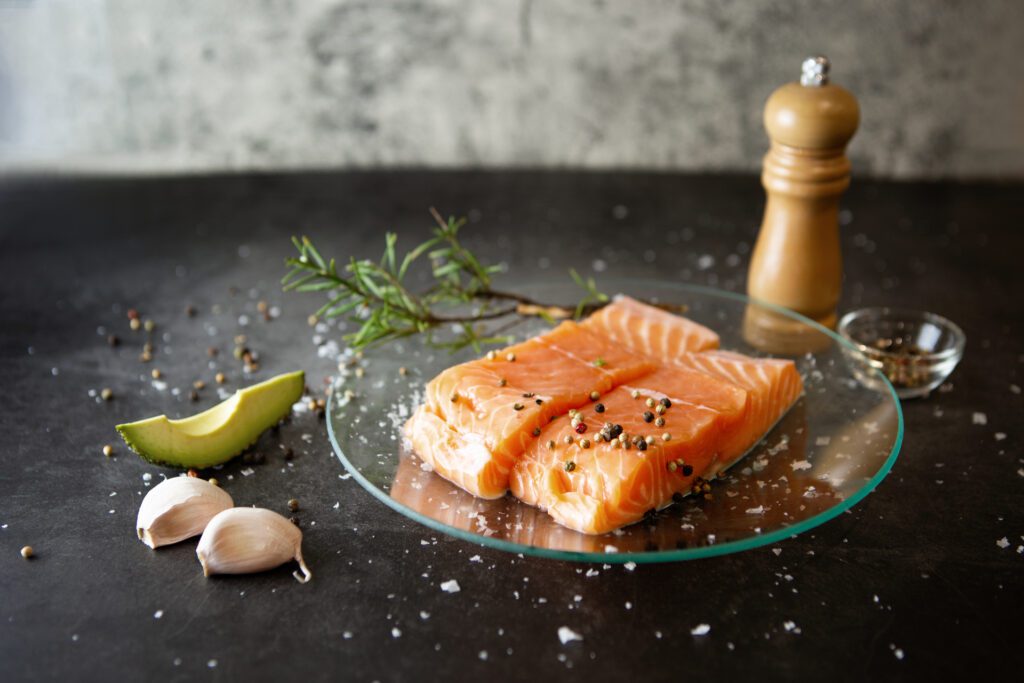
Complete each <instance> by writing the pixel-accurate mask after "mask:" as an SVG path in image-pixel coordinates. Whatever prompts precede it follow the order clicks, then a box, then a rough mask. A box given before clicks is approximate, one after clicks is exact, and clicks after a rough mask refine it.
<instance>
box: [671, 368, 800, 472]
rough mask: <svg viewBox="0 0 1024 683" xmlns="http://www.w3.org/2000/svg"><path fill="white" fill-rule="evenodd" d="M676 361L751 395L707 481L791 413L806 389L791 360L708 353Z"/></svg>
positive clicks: (724, 437) (729, 433)
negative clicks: (744, 412)
mask: <svg viewBox="0 0 1024 683" xmlns="http://www.w3.org/2000/svg"><path fill="white" fill-rule="evenodd" d="M677 362H678V363H679V364H681V365H682V366H684V367H689V368H692V369H695V370H699V371H701V372H704V373H707V374H708V375H710V376H712V377H716V378H718V379H721V380H724V381H726V382H730V383H732V384H734V385H735V386H738V387H742V388H743V389H745V390H746V391H747V393H748V395H749V405H748V407H747V411H746V414H745V415H744V418H743V419H742V420H740V421H738V422H736V423H735V424H734V425H733V426H732V427H731V428H729V429H726V430H725V432H724V433H723V436H722V443H721V444H720V445H719V451H720V453H719V457H718V459H717V460H716V462H715V464H714V466H713V467H712V468H711V470H710V471H709V472H708V473H707V474H706V475H705V476H706V478H711V477H712V476H714V475H716V474H718V472H720V471H722V470H724V469H726V468H728V467H730V466H731V465H732V464H733V463H734V462H736V461H737V460H739V459H740V458H741V457H743V455H744V454H746V452H747V451H748V450H750V448H751V447H752V446H753V445H754V444H756V443H757V442H758V441H759V440H760V439H761V437H763V436H764V435H765V434H766V433H767V432H768V430H770V429H771V428H772V427H773V426H774V425H775V423H776V422H778V421H779V420H780V419H781V418H782V416H783V415H785V414H786V413H787V412H788V411H789V409H790V408H791V407H792V406H793V404H794V403H795V402H796V400H797V399H798V398H800V395H801V394H802V393H803V390H804V385H803V380H802V379H801V378H800V373H799V372H797V370H796V366H795V365H794V364H793V361H790V360H781V359H777V358H750V357H748V356H744V355H742V354H739V353H733V352H730V351H706V352H704V353H693V354H688V355H686V356H684V357H683V358H681V359H679V360H678V361H677Z"/></svg>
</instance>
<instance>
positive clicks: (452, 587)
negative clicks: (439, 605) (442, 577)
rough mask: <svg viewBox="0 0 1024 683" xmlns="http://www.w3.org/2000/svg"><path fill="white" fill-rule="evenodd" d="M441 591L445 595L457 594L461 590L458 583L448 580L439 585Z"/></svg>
mask: <svg viewBox="0 0 1024 683" xmlns="http://www.w3.org/2000/svg"><path fill="white" fill-rule="evenodd" d="M441 590H443V591H444V592H445V593H458V592H459V591H460V590H462V588H461V587H460V586H459V582H458V581H456V580H455V579H450V580H448V581H445V582H444V583H442V584H441Z"/></svg>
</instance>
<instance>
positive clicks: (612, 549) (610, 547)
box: [604, 545, 619, 553]
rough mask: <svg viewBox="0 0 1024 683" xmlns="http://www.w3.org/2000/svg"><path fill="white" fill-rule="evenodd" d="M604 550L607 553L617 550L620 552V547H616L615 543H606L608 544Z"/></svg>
mask: <svg viewBox="0 0 1024 683" xmlns="http://www.w3.org/2000/svg"><path fill="white" fill-rule="evenodd" d="M604 551H605V552H606V553H617V552H619V549H618V548H616V547H615V546H613V545H606V546H605V547H604Z"/></svg>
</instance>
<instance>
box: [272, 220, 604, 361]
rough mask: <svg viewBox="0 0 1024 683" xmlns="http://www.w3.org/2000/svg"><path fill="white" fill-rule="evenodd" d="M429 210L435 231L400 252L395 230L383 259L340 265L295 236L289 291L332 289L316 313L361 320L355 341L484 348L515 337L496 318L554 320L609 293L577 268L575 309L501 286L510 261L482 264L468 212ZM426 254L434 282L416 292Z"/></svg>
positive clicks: (584, 309) (597, 303)
mask: <svg viewBox="0 0 1024 683" xmlns="http://www.w3.org/2000/svg"><path fill="white" fill-rule="evenodd" d="M430 213H431V215H432V216H433V218H434V220H435V221H436V223H437V226H436V227H435V228H434V230H433V236H432V237H431V238H430V239H428V240H427V241H426V242H423V243H422V244H420V245H418V246H417V247H416V248H415V249H413V250H412V251H410V252H408V253H406V254H405V256H403V257H402V258H401V260H399V258H398V255H397V243H398V237H397V235H395V234H394V233H390V232H389V233H387V235H386V237H385V241H384V254H383V255H382V256H381V259H380V261H379V262H377V261H372V260H369V259H362V260H357V259H355V258H352V259H350V260H349V262H348V263H347V264H345V266H344V267H341V268H339V265H338V264H337V263H336V262H335V260H334V259H330V260H326V259H324V258H323V256H321V255H320V252H319V251H317V249H316V247H315V246H314V245H313V243H312V241H310V239H309V238H308V237H303V238H302V239H299V238H296V237H293V238H292V243H293V244H294V245H295V248H296V250H297V251H298V256H293V257H290V258H288V259H286V261H285V263H286V265H287V266H288V267H289V268H290V270H289V271H288V273H287V274H286V275H285V276H284V278H283V279H282V280H281V284H282V285H283V286H284V289H285V291H298V292H326V293H328V296H329V298H328V300H327V302H326V303H325V304H324V305H323V306H321V307H320V308H319V310H317V312H316V313H315V314H314V315H315V316H316V317H317V318H335V317H338V316H346V317H347V319H348V320H350V321H351V322H352V323H353V324H355V325H356V326H357V329H356V331H355V332H352V333H350V334H347V335H345V341H346V342H348V344H350V345H351V346H353V347H355V348H363V347H366V346H372V345H375V344H381V343H384V342H388V341H393V340H395V339H400V338H403V337H409V336H412V335H416V334H423V335H425V336H426V338H427V341H428V343H430V344H432V345H433V346H436V347H439V348H446V349H448V350H452V351H454V350H458V349H461V348H464V347H466V346H472V347H473V348H474V349H477V350H479V349H480V347H481V346H482V345H483V344H500V343H508V341H509V338H508V337H507V336H504V335H501V334H500V332H502V331H504V330H505V329H506V328H507V326H508V323H507V322H506V324H504V325H500V326H498V327H496V328H494V327H492V328H490V329H489V328H488V323H491V322H492V321H497V320H498V319H500V318H506V317H508V316H513V315H515V316H519V317H530V316H533V317H540V318H543V319H545V320H548V321H554V320H557V319H560V318H568V317H570V316H573V315H575V316H576V317H579V316H581V315H583V314H584V313H588V312H591V311H594V310H597V309H598V308H600V307H601V306H603V305H604V304H605V303H606V302H607V301H608V297H607V296H606V295H605V294H603V293H601V292H600V291H598V289H597V286H596V284H595V283H594V280H593V278H587V279H583V278H582V277H581V276H580V275H579V274H578V273H577V272H576V271H575V270H572V271H570V274H571V276H572V278H573V279H574V280H575V281H576V282H577V284H579V285H580V287H581V288H582V289H583V290H584V296H583V298H582V299H581V300H580V302H579V303H578V304H577V305H576V307H575V309H574V310H570V309H567V308H565V307H562V306H557V305H551V304H546V303H541V302H539V301H536V300H534V299H531V298H529V297H526V296H523V295H521V294H517V293H514V292H504V291H500V290H496V289H494V287H493V286H492V279H491V278H492V276H493V275H495V274H497V273H500V272H502V271H503V270H504V266H503V265H501V264H494V265H487V264H484V263H482V262H481V261H480V259H479V258H477V257H476V256H475V255H474V254H473V253H472V252H471V251H470V250H469V249H467V248H466V247H465V246H463V245H462V243H461V242H460V241H459V230H461V229H462V227H463V226H464V225H465V223H466V221H465V219H456V218H454V217H450V218H448V219H447V220H445V219H444V218H442V217H441V214H439V213H438V212H437V211H436V210H435V209H433V208H431V209H430ZM424 255H426V257H427V258H428V259H429V261H430V267H431V274H432V276H433V282H432V284H431V286H430V287H428V288H427V289H426V290H425V291H422V292H414V291H412V290H411V289H410V288H409V286H408V285H407V276H408V274H409V270H410V268H412V267H413V266H414V264H416V263H417V261H419V260H420V259H421V258H422V257H423V256H424ZM467 309H468V310H467ZM452 327H455V328H456V329H457V332H455V334H454V337H453V338H450V339H448V338H445V339H441V338H439V337H438V335H437V332H438V331H440V330H443V329H451V328H452Z"/></svg>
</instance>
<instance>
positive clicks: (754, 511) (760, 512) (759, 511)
mask: <svg viewBox="0 0 1024 683" xmlns="http://www.w3.org/2000/svg"><path fill="white" fill-rule="evenodd" d="M747 514H748V515H763V514H764V505H758V506H757V507H756V508H747Z"/></svg>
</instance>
